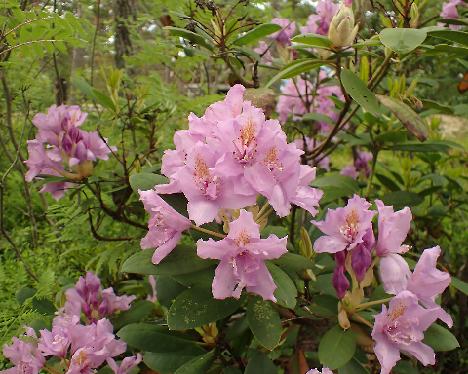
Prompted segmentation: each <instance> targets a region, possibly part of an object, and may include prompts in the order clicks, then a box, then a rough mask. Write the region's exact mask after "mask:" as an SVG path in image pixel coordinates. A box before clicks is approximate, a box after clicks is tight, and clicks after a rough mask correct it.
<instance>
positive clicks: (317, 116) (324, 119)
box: [302, 113, 333, 125]
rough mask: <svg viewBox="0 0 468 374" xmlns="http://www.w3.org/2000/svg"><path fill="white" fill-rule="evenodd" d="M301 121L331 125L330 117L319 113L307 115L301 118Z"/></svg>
mask: <svg viewBox="0 0 468 374" xmlns="http://www.w3.org/2000/svg"><path fill="white" fill-rule="evenodd" d="M302 119H303V120H305V121H317V122H325V123H328V124H330V125H331V124H333V120H332V119H331V118H330V117H328V116H326V115H325V114H321V113H307V114H304V115H303V116H302Z"/></svg>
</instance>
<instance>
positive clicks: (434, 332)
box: [423, 323, 460, 352]
mask: <svg viewBox="0 0 468 374" xmlns="http://www.w3.org/2000/svg"><path fill="white" fill-rule="evenodd" d="M423 341H424V343H426V344H427V345H429V346H431V347H432V348H434V351H436V352H447V351H451V350H452V349H455V348H458V347H460V344H459V343H458V341H457V338H456V337H455V336H454V335H453V334H452V333H451V332H450V331H449V330H447V329H446V328H445V327H442V326H441V325H438V324H437V323H434V324H432V325H431V327H429V328H428V329H427V330H426V331H425V332H424V340H423Z"/></svg>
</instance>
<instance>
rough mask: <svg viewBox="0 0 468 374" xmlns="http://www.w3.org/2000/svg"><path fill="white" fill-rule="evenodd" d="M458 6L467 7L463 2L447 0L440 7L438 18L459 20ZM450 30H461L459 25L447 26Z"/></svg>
mask: <svg viewBox="0 0 468 374" xmlns="http://www.w3.org/2000/svg"><path fill="white" fill-rule="evenodd" d="M458 6H464V7H466V6H468V5H467V4H466V3H465V2H464V1H463V0H449V1H446V2H445V3H444V4H443V5H442V11H441V12H440V18H452V19H457V18H460V15H459V14H458V9H457V7H458ZM449 28H451V29H452V30H458V29H460V28H461V26H460V25H449Z"/></svg>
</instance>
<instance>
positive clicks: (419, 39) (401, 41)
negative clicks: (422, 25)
mask: <svg viewBox="0 0 468 374" xmlns="http://www.w3.org/2000/svg"><path fill="white" fill-rule="evenodd" d="M379 37H380V41H381V42H382V44H383V45H385V46H386V47H387V48H390V49H391V50H392V51H394V52H397V53H399V54H407V53H409V52H411V51H412V50H414V49H416V48H417V47H419V46H420V45H421V44H422V43H423V42H424V40H426V37H427V33H426V31H424V30H421V29H409V28H395V29H392V28H387V29H383V30H382V31H381V32H380V34H379Z"/></svg>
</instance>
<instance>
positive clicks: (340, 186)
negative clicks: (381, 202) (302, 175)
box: [311, 173, 359, 204]
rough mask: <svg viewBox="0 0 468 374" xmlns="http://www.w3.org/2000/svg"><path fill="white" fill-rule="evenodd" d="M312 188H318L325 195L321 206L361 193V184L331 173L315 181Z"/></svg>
mask: <svg viewBox="0 0 468 374" xmlns="http://www.w3.org/2000/svg"><path fill="white" fill-rule="evenodd" d="M311 186H313V187H318V188H320V189H321V190H323V192H324V193H325V194H324V196H323V197H322V199H321V200H320V204H326V203H329V202H331V201H334V200H336V199H338V198H341V197H346V196H351V195H353V194H354V193H355V192H357V191H359V184H358V183H357V182H356V181H355V180H354V179H353V178H350V177H347V176H345V175H340V174H337V173H336V174H333V173H330V174H328V173H327V175H325V176H321V177H318V178H317V179H315V180H314V181H313V182H312V183H311Z"/></svg>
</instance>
